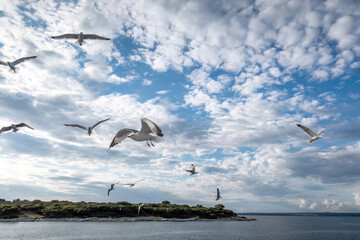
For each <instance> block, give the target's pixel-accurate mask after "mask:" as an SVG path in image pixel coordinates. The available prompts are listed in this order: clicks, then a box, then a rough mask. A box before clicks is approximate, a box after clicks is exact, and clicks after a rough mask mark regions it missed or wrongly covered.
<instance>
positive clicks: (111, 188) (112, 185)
mask: <svg viewBox="0 0 360 240" xmlns="http://www.w3.org/2000/svg"><path fill="white" fill-rule="evenodd" d="M115 184H119V182H117V183H112V184H111V185H110V188H109V189H108V196H109V195H110V192H111V191H112V190H115V188H114V185H115Z"/></svg>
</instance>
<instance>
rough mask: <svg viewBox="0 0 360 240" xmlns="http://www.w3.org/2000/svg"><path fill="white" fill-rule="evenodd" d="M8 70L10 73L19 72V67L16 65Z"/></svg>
mask: <svg viewBox="0 0 360 240" xmlns="http://www.w3.org/2000/svg"><path fill="white" fill-rule="evenodd" d="M9 72H11V73H17V72H19V68H18V67H15V68H14V70H12V69H11V68H10V69H9Z"/></svg>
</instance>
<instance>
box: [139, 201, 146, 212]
mask: <svg viewBox="0 0 360 240" xmlns="http://www.w3.org/2000/svg"><path fill="white" fill-rule="evenodd" d="M144 205H145V203H142V204H140V206H139V207H138V215H140V211H141V208H142V207H143V206H144Z"/></svg>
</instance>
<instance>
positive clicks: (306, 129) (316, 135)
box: [296, 124, 324, 143]
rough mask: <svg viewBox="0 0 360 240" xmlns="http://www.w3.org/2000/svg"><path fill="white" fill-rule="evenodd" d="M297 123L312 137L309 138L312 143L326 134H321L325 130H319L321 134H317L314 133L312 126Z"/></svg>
mask: <svg viewBox="0 0 360 240" xmlns="http://www.w3.org/2000/svg"><path fill="white" fill-rule="evenodd" d="M296 125H297V126H298V127H299V128H301V129H302V130H304V132H306V133H307V134H308V135H309V136H310V137H311V138H310V139H308V140H307V141H308V142H309V143H312V142H313V141H316V140H318V139H320V138H322V137H324V136H321V134H322V133H323V132H324V131H321V132H319V134H316V133H314V132H313V131H311V129H310V128H307V127H305V126H303V125H301V124H296Z"/></svg>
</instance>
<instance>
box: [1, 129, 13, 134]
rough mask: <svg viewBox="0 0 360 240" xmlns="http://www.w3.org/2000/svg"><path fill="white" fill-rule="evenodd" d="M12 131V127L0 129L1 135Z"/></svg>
mask: <svg viewBox="0 0 360 240" xmlns="http://www.w3.org/2000/svg"><path fill="white" fill-rule="evenodd" d="M10 130H11V127H3V128H1V129H0V135H1V134H2V133H3V132H6V131H10Z"/></svg>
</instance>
